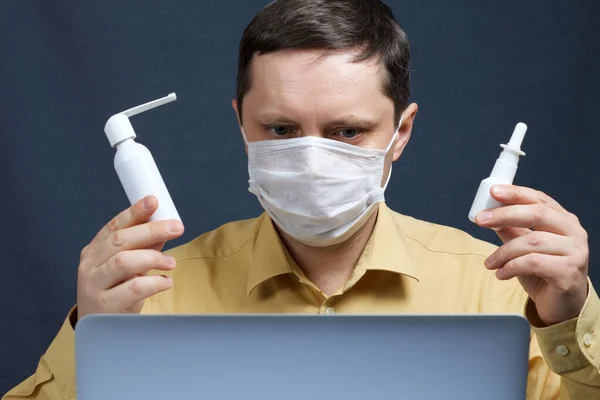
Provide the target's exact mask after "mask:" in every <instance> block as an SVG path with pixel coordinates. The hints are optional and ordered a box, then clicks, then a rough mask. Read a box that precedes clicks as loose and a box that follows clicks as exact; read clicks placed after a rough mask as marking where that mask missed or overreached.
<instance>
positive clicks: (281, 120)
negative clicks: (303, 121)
mask: <svg viewBox="0 0 600 400" xmlns="http://www.w3.org/2000/svg"><path fill="white" fill-rule="evenodd" d="M256 119H258V121H259V122H261V123H263V124H287V125H291V124H296V123H297V122H296V121H295V120H293V119H292V118H289V117H286V116H285V115H282V114H278V113H273V112H266V113H262V114H258V115H257V118H256Z"/></svg>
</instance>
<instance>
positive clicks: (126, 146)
mask: <svg viewBox="0 0 600 400" xmlns="http://www.w3.org/2000/svg"><path fill="white" fill-rule="evenodd" d="M174 100H177V96H176V95H175V93H171V94H169V95H168V96H166V97H163V98H160V99H158V100H155V101H151V102H149V103H146V104H142V105H140V106H137V107H134V108H131V109H129V110H126V111H123V112H121V113H118V114H115V115H113V116H112V117H110V118H109V119H108V121H107V122H106V126H105V127H104V132H105V133H106V137H107V138H108V141H109V142H110V145H111V147H115V148H116V149H117V153H116V154H115V163H114V164H115V170H116V171H117V175H118V176H119V180H120V181H121V185H123V189H125V194H127V198H128V199H129V202H130V203H131V204H134V203H135V202H137V201H138V200H140V199H142V198H144V197H145V196H148V195H154V196H156V198H157V199H158V209H157V210H156V212H155V213H154V214H153V215H152V217H151V218H150V219H151V220H152V221H158V220H166V219H178V220H180V221H181V218H180V217H179V213H178V212H177V209H176V208H175V204H173V200H172V199H171V195H170V194H169V191H168V190H167V187H166V185H165V182H164V181H163V178H162V176H161V175H160V172H159V171H158V168H157V166H156V162H155V161H154V158H153V157H152V154H150V151H149V150H148V149H147V148H146V147H145V146H144V145H141V144H139V143H137V142H136V141H135V140H134V139H135V137H136V134H135V132H134V130H133V127H132V126H131V122H130V121H129V117H131V116H132V115H136V114H139V113H141V112H144V111H147V110H150V109H152V108H155V107H158V106H161V105H163V104H166V103H170V102H171V101H174Z"/></svg>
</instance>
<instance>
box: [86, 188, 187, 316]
mask: <svg viewBox="0 0 600 400" xmlns="http://www.w3.org/2000/svg"><path fill="white" fill-rule="evenodd" d="M157 208H158V201H157V200H156V198H155V197H154V196H147V197H145V198H143V199H142V200H140V201H139V202H137V203H135V204H134V205H133V206H131V207H130V208H128V209H127V210H125V211H123V212H122V213H120V214H119V215H117V216H116V217H115V218H113V220H112V221H111V222H109V223H108V224H107V225H106V226H105V227H104V228H102V229H101V230H100V232H98V234H97V235H96V237H95V238H94V240H92V242H91V243H90V244H89V245H87V246H86V247H85V248H84V249H83V250H82V251H81V260H80V263H79V274H78V277H77V307H78V309H77V311H78V319H81V318H83V317H84V316H85V315H87V314H90V313H118V314H122V313H139V312H140V311H141V310H142V306H143V304H144V300H145V299H146V298H147V297H150V296H152V295H154V294H156V293H159V292H162V291H164V290H167V289H169V288H170V287H171V285H172V282H171V279H170V278H167V277H164V276H161V275H153V276H148V275H146V274H147V273H148V272H149V271H150V270H152V269H159V270H163V271H169V270H172V269H173V268H175V259H173V258H172V257H169V256H165V255H163V254H162V253H161V251H160V250H161V249H162V247H163V246H164V244H165V242H166V241H168V240H171V239H175V238H177V237H179V236H181V235H182V234H183V225H182V224H181V222H180V221H177V220H170V221H152V222H149V220H150V216H152V214H153V213H154V212H155V211H156V209H157Z"/></svg>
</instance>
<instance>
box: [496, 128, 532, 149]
mask: <svg viewBox="0 0 600 400" xmlns="http://www.w3.org/2000/svg"><path fill="white" fill-rule="evenodd" d="M525 132H527V125H525V124H524V123H522V122H519V123H518V124H517V126H515V130H514V131H513V133H512V136H511V137H510V141H509V142H508V144H501V145H500V147H502V148H503V149H504V150H505V151H507V150H508V151H512V152H514V153H517V154H518V155H520V156H524V155H525V153H524V152H523V151H522V150H521V144H522V143H523V139H524V138H525Z"/></svg>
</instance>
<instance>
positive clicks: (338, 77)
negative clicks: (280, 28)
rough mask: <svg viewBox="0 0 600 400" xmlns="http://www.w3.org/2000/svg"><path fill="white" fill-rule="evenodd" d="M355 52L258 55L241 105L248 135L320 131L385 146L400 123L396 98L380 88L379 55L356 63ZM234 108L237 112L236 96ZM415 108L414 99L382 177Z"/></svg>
mask: <svg viewBox="0 0 600 400" xmlns="http://www.w3.org/2000/svg"><path fill="white" fill-rule="evenodd" d="M355 56H356V53H355V52H353V51H336V52H328V53H323V52H322V51H319V50H289V51H280V52H275V53H271V54H267V55H260V56H257V57H255V59H254V61H253V65H252V78H251V82H252V86H251V88H250V90H249V91H248V92H247V93H246V96H245V97H244V105H243V116H242V117H243V128H244V132H245V134H246V138H247V140H248V141H249V142H253V141H258V140H282V139H288V138H293V137H302V136H318V137H322V138H327V139H332V140H339V141H342V142H345V143H349V144H352V145H356V146H360V147H365V148H374V149H385V148H386V147H387V145H388V144H389V143H390V141H391V140H392V136H393V134H394V133H395V130H396V127H397V124H398V121H394V103H393V101H392V100H391V99H390V98H389V97H387V96H385V95H384V94H383V92H382V79H383V78H382V77H383V71H382V66H381V65H380V64H379V63H378V62H377V61H376V60H367V61H364V62H360V63H355V62H352V59H353V57H355ZM233 107H234V109H235V110H236V112H237V103H236V101H235V100H234V102H233ZM416 110H417V107H416V104H411V106H409V107H408V109H407V110H406V111H405V116H404V122H403V124H402V127H401V129H400V134H399V135H398V137H397V138H396V139H394V140H395V144H394V145H393V146H392V149H391V150H390V152H389V154H388V157H387V159H386V173H384V176H387V170H388V169H389V165H390V164H391V162H392V160H394V161H395V160H396V159H397V158H398V157H399V156H400V154H401V153H402V149H403V148H404V146H405V145H406V143H407V141H408V138H409V136H410V130H411V128H412V121H413V119H414V116H415V114H416ZM238 117H239V115H238Z"/></svg>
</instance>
